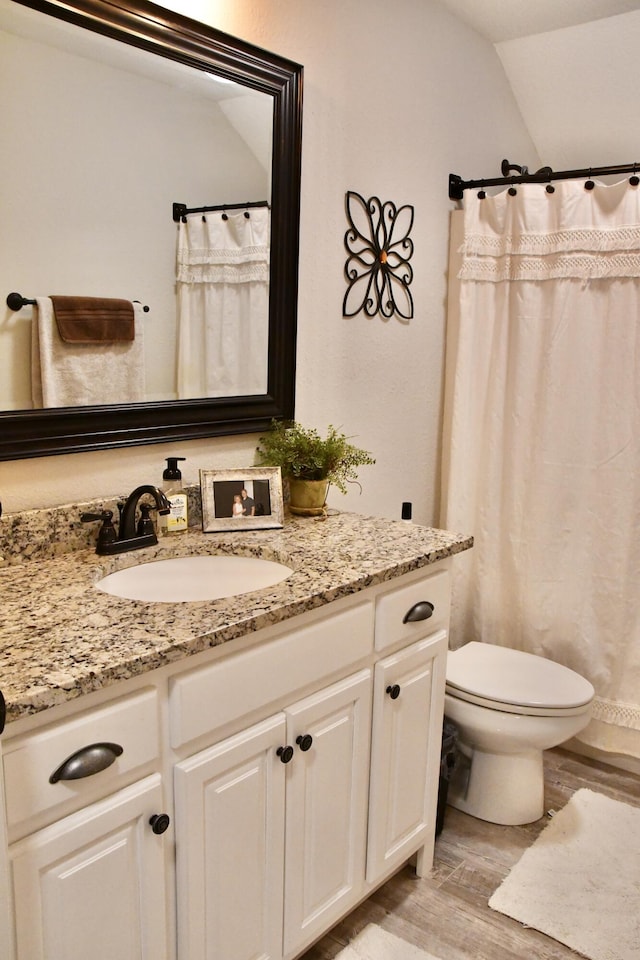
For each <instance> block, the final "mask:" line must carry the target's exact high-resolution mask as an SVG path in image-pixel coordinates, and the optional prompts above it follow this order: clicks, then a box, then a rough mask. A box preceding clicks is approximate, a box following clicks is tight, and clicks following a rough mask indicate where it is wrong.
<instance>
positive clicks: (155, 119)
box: [0, 0, 273, 411]
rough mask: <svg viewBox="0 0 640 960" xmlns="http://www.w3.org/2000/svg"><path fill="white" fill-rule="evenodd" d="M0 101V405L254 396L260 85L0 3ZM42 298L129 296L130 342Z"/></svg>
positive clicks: (259, 346)
mask: <svg viewBox="0 0 640 960" xmlns="http://www.w3.org/2000/svg"><path fill="white" fill-rule="evenodd" d="M0 110H1V111H2V118H3V138H2V140H3V147H2V149H0V183H1V184H2V190H1V200H0V203H1V206H0V217H1V221H0V222H1V223H2V232H1V235H2V247H3V249H2V255H1V257H0V280H1V283H0V292H1V294H2V299H1V303H2V308H3V311H4V312H3V313H2V314H0V315H1V316H2V322H1V323H0V410H5V411H14V410H15V411H22V410H29V409H34V408H37V407H39V406H41V405H42V406H45V407H46V406H84V405H95V404H104V403H117V404H121V403H137V402H139V401H144V402H149V401H175V400H183V399H192V398H201V397H212V398H217V397H234V396H244V395H262V394H266V393H267V370H268V351H269V276H270V235H271V228H270V222H271V210H270V199H271V192H272V191H271V182H272V171H271V157H272V130H273V98H272V96H271V95H270V94H268V93H263V92H260V91H257V90H254V89H252V88H251V87H248V86H244V85H242V84H238V83H234V82H231V81H225V80H222V79H221V78H219V77H216V76H215V75H214V74H212V73H207V72H205V71H202V70H198V69H193V68H190V67H188V66H186V65H184V64H181V63H178V62H176V61H173V60H167V59H163V58H160V57H158V56H156V55H155V54H152V53H147V52H146V51H144V50H140V49H137V48H132V47H128V46H127V45H125V44H122V43H120V42H118V41H116V40H112V39H110V38H108V37H103V36H100V35H98V34H93V33H90V32H89V31H86V30H82V29H81V28H79V27H75V26H73V25H71V24H67V23H64V22H62V21H58V20H54V19H53V18H51V17H46V16H44V15H42V14H40V13H37V12H35V11H32V10H29V9H25V8H22V7H18V6H17V5H15V4H12V3H10V2H8V0H2V2H0ZM175 203H181V204H184V205H185V206H186V207H187V208H189V209H190V208H201V207H219V208H225V207H228V209H218V210H207V211H206V212H204V213H203V212H202V211H198V212H196V213H189V214H187V215H186V216H185V217H184V218H178V222H175V221H174V219H173V204H175ZM11 291H18V292H20V293H21V294H22V295H23V296H24V297H26V298H29V299H36V298H37V299H38V304H39V305H38V307H35V306H32V305H27V306H24V307H22V309H20V310H18V311H11V310H10V309H9V308H8V307H5V306H4V303H5V298H6V296H7V294H8V293H10V292H11ZM52 295H66V296H69V297H83V298H108V299H109V300H111V299H113V298H116V299H118V300H125V301H137V302H138V304H139V305H138V306H136V308H135V323H134V336H133V340H127V341H123V342H120V341H118V340H117V338H115V337H114V334H113V331H114V330H115V327H109V331H110V332H108V333H107V334H106V336H103V338H102V340H98V341H95V340H93V341H92V342H91V343H86V342H83V343H69V341H68V340H64V339H61V338H60V329H59V326H58V324H57V323H56V316H55V309H54V310H53V312H52V313H51V310H50V308H51V301H50V299H49V298H50V296H52ZM41 298H42V300H41ZM79 307H80V308H81V307H82V305H81V304H80V305H79ZM143 307H145V308H148V310H147V311H146V312H145V311H143ZM45 315H46V316H45ZM44 324H48V327H47V328H46V329H45V330H44V332H43V329H44V328H43V325H44ZM34 325H35V326H36V328H37V329H38V330H39V331H40V333H39V341H40V347H41V349H40V351H39V353H40V359H39V362H38V361H37V358H36V361H34V357H33V356H32V353H33V349H32V345H33V340H34V337H33V333H34ZM49 328H50V333H47V332H46V330H49ZM43 336H47V337H49V338H50V339H51V343H48V341H47V342H43V340H42V338H43ZM110 337H111V339H110ZM43 354H44V356H43ZM89 357H90V358H91V364H97V365H96V366H91V365H90V364H89V362H88V358H89ZM34 362H37V366H38V369H39V372H40V375H41V376H42V377H45V378H46V377H49V376H51V375H52V374H53V375H57V376H58V378H60V376H61V375H62V380H63V383H62V384H59V385H57V386H56V389H55V390H54V391H53V393H52V394H51V397H52V401H51V402H46V401H45V400H40V399H39V394H38V392H37V390H35V391H34V381H35V379H37V378H36V377H35V376H34ZM47 366H48V367H49V369H47ZM78 370H80V376H79V377H77V376H76V374H77V372H78ZM34 393H35V398H34Z"/></svg>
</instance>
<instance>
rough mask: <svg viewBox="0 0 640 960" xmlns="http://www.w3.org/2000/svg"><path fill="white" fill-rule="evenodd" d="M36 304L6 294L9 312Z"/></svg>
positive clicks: (29, 300)
mask: <svg viewBox="0 0 640 960" xmlns="http://www.w3.org/2000/svg"><path fill="white" fill-rule="evenodd" d="M131 302H132V303H140V301H139V300H132V301H131ZM36 303H37V301H36V300H35V299H34V300H32V299H30V298H29V297H23V296H22V294H21V293H15V291H14V292H13V293H9V294H7V299H6V304H7V306H8V307H9V310H13V311H14V312H15V311H17V310H22V308H23V307H28V306H34V307H35V305H36ZM142 309H143V311H144V313H149V307H148V306H147V305H146V304H145V305H144V306H143V307H142Z"/></svg>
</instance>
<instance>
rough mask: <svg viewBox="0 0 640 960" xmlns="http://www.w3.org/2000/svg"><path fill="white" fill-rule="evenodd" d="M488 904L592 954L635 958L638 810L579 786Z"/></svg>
mask: <svg viewBox="0 0 640 960" xmlns="http://www.w3.org/2000/svg"><path fill="white" fill-rule="evenodd" d="M489 906H490V907H491V908H492V909H493V910H497V911H498V912H499V913H504V914H506V915H507V916H508V917H513V919H514V920H519V921H520V923H523V924H525V925H526V926H528V927H534V928H535V929H536V930H540V931H541V932H542V933H546V934H547V936H549V937H553V938H554V940H559V941H560V943H564V944H566V946H568V947H571V949H572V950H575V951H576V952H577V953H581V954H583V956H585V957H589V958H590V960H640V808H637V807H631V806H629V805H628V804H626V803H621V802H620V801H618V800H611V799H610V798H609V797H605V796H603V795H602V794H600V793H594V792H593V791H592V790H578V791H577V792H576V793H574V795H573V796H572V797H571V799H570V800H569V802H568V803H567V805H566V806H565V807H563V808H562V810H560V812H559V813H556V814H555V816H554V817H553V818H552V820H551V822H550V823H549V824H548V826H546V827H545V829H544V830H543V832H542V833H541V834H540V836H539V837H538V838H537V840H536V841H535V842H534V843H533V844H532V845H531V846H530V847H529V849H528V850H526V851H525V853H524V854H523V855H522V857H521V858H520V860H519V861H518V863H517V864H516V865H515V867H513V869H512V870H511V872H510V873H509V875H508V876H507V877H506V879H505V880H504V881H503V883H502V885H501V886H500V887H498V889H497V890H496V892H495V893H494V895H493V896H492V897H491V899H490V900H489Z"/></svg>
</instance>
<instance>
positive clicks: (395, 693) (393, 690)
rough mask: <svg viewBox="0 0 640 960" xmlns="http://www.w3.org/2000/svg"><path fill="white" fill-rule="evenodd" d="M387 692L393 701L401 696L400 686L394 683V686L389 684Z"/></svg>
mask: <svg viewBox="0 0 640 960" xmlns="http://www.w3.org/2000/svg"><path fill="white" fill-rule="evenodd" d="M385 692H386V693H388V694H389V696H390V697H391V699H392V700H397V699H398V697H399V696H400V684H399V683H394V684H393V686H391V684H389V686H388V687H387V689H386V691H385Z"/></svg>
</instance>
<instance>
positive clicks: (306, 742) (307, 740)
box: [296, 733, 313, 753]
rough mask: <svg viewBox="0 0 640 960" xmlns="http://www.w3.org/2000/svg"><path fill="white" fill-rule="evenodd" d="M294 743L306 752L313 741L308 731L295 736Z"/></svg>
mask: <svg viewBox="0 0 640 960" xmlns="http://www.w3.org/2000/svg"><path fill="white" fill-rule="evenodd" d="M296 743H297V744H298V746H299V747H300V749H301V750H302V752H303V753H306V752H307V750H309V749H310V748H311V744H312V743H313V737H312V736H311V734H310V733H305V734H300V736H299V737H296Z"/></svg>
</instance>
